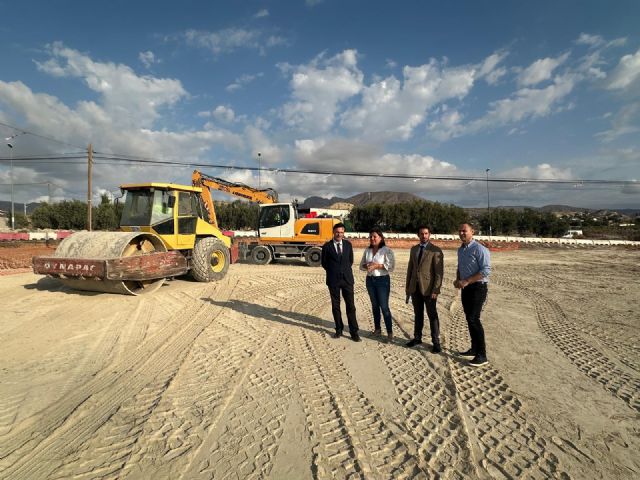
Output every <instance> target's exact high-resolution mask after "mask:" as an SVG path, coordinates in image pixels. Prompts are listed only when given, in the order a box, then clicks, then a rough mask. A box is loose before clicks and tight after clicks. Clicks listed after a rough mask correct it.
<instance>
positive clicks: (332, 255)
mask: <svg viewBox="0 0 640 480" xmlns="http://www.w3.org/2000/svg"><path fill="white" fill-rule="evenodd" d="M352 265H353V247H352V246H351V242H349V241H348V240H345V238H344V225H343V224H342V223H337V224H335V225H334V226H333V240H329V241H328V242H327V243H325V244H324V245H323V246H322V268H324V269H325V271H326V273H327V281H326V283H327V287H329V295H331V312H332V313H333V320H334V321H335V322H336V333H335V334H334V338H340V337H341V336H342V330H344V324H343V323H342V314H341V312H340V292H342V297H343V298H344V303H345V305H346V307H347V320H348V322H349V333H350V334H351V339H352V340H353V341H354V342H359V341H360V336H359V335H358V321H357V320H356V305H355V302H354V300H353V285H354V283H355V281H354V279H353V271H352V270H351V266H352Z"/></svg>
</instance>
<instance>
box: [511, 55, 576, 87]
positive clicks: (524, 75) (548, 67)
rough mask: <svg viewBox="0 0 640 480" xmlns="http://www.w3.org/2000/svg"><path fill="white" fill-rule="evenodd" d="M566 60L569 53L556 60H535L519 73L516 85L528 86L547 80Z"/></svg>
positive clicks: (548, 58) (549, 58)
mask: <svg viewBox="0 0 640 480" xmlns="http://www.w3.org/2000/svg"><path fill="white" fill-rule="evenodd" d="M567 58H569V52H566V53H564V54H562V55H560V56H559V57H556V58H551V57H547V58H541V59H539V60H536V61H535V62H533V63H532V64H531V65H529V66H528V67H527V68H525V69H524V70H523V71H522V72H521V73H520V75H519V76H518V83H519V84H520V85H525V86H530V85H536V84H537V83H540V82H543V81H545V80H549V79H550V78H551V76H552V74H553V71H554V70H555V69H556V68H558V67H559V66H560V65H562V64H563V63H564V62H565V61H566V60H567Z"/></svg>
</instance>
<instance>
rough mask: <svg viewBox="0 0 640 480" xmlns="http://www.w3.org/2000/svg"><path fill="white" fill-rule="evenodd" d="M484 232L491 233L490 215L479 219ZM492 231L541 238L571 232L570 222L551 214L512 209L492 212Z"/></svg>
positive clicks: (496, 233) (499, 233)
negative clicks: (532, 235)
mask: <svg viewBox="0 0 640 480" xmlns="http://www.w3.org/2000/svg"><path fill="white" fill-rule="evenodd" d="M478 223H479V224H480V228H481V229H482V231H483V232H489V214H488V213H485V214H484V215H482V216H481V217H480V219H479V222H478ZM491 230H492V233H493V234H494V235H514V234H518V235H531V234H534V235H537V236H539V237H560V236H562V235H564V234H565V233H567V230H569V221H568V220H567V219H566V218H559V217H557V216H555V215H554V214H553V213H550V212H537V211H535V210H532V209H531V208H525V209H524V210H523V211H519V210H513V209H510V208H496V209H494V210H492V211H491Z"/></svg>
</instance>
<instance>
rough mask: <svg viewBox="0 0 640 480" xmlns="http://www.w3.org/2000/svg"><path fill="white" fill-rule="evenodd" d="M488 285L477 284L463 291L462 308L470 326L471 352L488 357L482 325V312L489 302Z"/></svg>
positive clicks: (468, 286)
mask: <svg viewBox="0 0 640 480" xmlns="http://www.w3.org/2000/svg"><path fill="white" fill-rule="evenodd" d="M487 292H488V289H487V284H486V283H481V282H476V283H472V284H471V285H467V286H466V287H465V288H463V289H462V308H463V309H464V316H465V317H466V319H467V325H468V326H469V335H470V336H471V350H473V351H474V352H475V353H476V355H481V356H486V355H487V349H486V346H485V343H484V329H483V328H482V323H480V312H482V307H483V306H484V302H485V301H486V300H487Z"/></svg>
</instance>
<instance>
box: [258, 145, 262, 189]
mask: <svg viewBox="0 0 640 480" xmlns="http://www.w3.org/2000/svg"><path fill="white" fill-rule="evenodd" d="M261 172H262V154H261V153H260V152H258V188H262V185H261V182H260V174H261Z"/></svg>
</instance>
